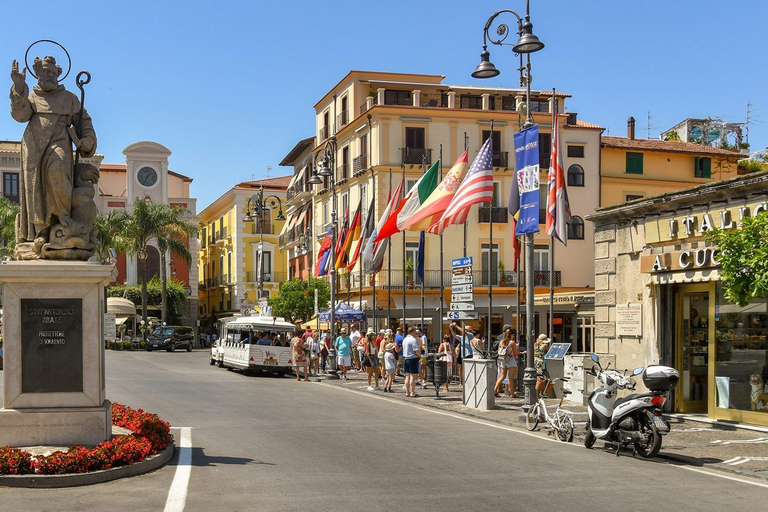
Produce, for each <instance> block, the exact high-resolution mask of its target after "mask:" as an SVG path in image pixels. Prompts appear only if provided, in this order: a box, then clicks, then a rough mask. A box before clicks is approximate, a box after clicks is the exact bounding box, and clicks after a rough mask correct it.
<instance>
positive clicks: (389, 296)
mask: <svg viewBox="0 0 768 512" xmlns="http://www.w3.org/2000/svg"><path fill="white" fill-rule="evenodd" d="M389 193H390V194H392V168H391V167H390V169H389ZM391 199H392V198H391V197H390V200H391ZM382 243H383V242H382ZM387 329H392V241H391V240H390V239H389V238H387Z"/></svg>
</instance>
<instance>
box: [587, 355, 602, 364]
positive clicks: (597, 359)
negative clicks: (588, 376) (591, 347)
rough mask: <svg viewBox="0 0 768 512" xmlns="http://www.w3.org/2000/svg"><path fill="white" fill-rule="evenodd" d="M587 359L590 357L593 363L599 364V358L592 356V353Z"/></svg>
mask: <svg viewBox="0 0 768 512" xmlns="http://www.w3.org/2000/svg"><path fill="white" fill-rule="evenodd" d="M589 357H591V358H592V360H593V361H594V362H596V363H599V362H600V358H599V357H597V354H594V353H592V354H589Z"/></svg>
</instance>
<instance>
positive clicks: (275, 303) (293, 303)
mask: <svg viewBox="0 0 768 512" xmlns="http://www.w3.org/2000/svg"><path fill="white" fill-rule="evenodd" d="M315 289H317V304H318V308H320V309H325V308H327V307H328V303H329V301H330V299H331V291H330V289H329V287H328V283H327V282H326V281H325V279H318V278H315V277H310V278H309V279H308V280H307V281H305V280H303V279H292V280H290V281H286V282H285V283H283V285H282V286H281V287H280V293H279V294H277V295H274V296H271V297H270V298H269V305H270V306H272V313H273V314H274V315H275V316H281V317H283V318H285V319H286V320H288V321H289V322H295V321H297V320H303V321H307V320H309V319H310V318H311V317H312V313H313V311H314V309H315V291H314V290H315Z"/></svg>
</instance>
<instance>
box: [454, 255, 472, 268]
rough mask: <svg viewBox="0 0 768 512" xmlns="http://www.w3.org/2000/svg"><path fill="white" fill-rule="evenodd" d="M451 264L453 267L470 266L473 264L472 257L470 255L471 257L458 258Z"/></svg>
mask: <svg viewBox="0 0 768 512" xmlns="http://www.w3.org/2000/svg"><path fill="white" fill-rule="evenodd" d="M451 266H452V267H453V268H456V267H470V266H472V258H471V257H469V258H456V259H455V260H453V262H452V263H451Z"/></svg>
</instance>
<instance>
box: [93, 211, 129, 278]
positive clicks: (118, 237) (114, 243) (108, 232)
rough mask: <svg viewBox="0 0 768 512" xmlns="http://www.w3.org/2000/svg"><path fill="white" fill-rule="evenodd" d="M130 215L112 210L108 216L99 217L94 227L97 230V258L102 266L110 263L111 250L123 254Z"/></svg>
mask: <svg viewBox="0 0 768 512" xmlns="http://www.w3.org/2000/svg"><path fill="white" fill-rule="evenodd" d="M127 221H128V214H127V213H125V212H124V211H120V210H112V211H110V212H109V214H107V215H101V214H99V215H97V216H96V221H95V222H94V223H93V227H94V228H96V256H97V258H98V259H99V262H100V263H101V264H102V265H105V264H107V263H109V249H114V250H115V251H118V252H122V251H123V250H125V247H124V246H125V240H123V238H122V233H123V230H124V229H125V223H126V222H127Z"/></svg>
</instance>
